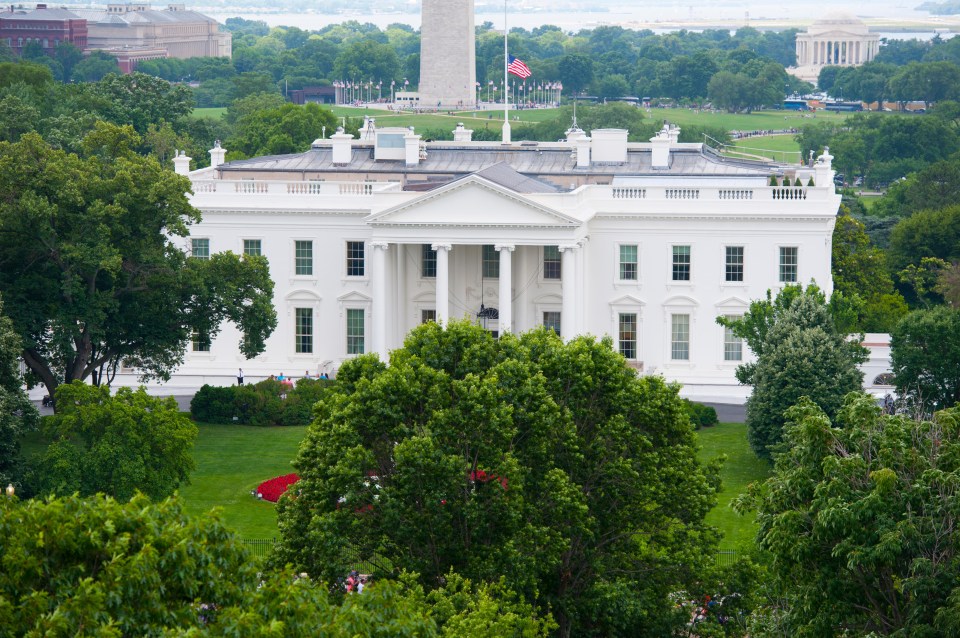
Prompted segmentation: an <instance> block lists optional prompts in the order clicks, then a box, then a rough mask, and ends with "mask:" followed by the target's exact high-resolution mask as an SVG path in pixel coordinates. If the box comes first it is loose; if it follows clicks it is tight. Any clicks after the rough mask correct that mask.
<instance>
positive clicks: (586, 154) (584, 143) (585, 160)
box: [573, 129, 592, 168]
mask: <svg viewBox="0 0 960 638" xmlns="http://www.w3.org/2000/svg"><path fill="white" fill-rule="evenodd" d="M578 130H579V129H578ZM580 132H581V133H583V131H580ZM591 141H592V140H591V139H590V138H589V137H587V136H586V135H583V136H581V137H577V138H575V140H574V142H573V143H574V144H575V145H576V147H577V168H590V142H591Z"/></svg>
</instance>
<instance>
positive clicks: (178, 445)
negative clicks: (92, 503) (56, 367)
mask: <svg viewBox="0 0 960 638" xmlns="http://www.w3.org/2000/svg"><path fill="white" fill-rule="evenodd" d="M56 401H57V405H58V410H57V414H56V416H54V417H52V418H50V419H47V420H45V421H44V424H43V432H44V434H45V435H46V436H47V437H49V438H50V440H51V443H50V445H49V446H48V447H47V448H46V449H45V450H44V451H43V452H40V453H38V454H37V455H36V456H35V457H34V458H33V459H31V461H30V466H31V472H30V479H29V480H28V481H27V483H28V488H29V489H30V490H32V491H34V492H35V493H38V494H40V495H45V496H46V495H51V494H55V495H61V496H63V495H67V494H74V493H78V494H80V495H82V496H90V495H93V494H97V493H103V494H108V495H110V496H112V497H114V498H117V499H120V500H124V501H126V500H129V499H130V498H131V497H132V496H133V495H134V494H135V493H136V492H138V491H139V492H143V493H144V494H146V495H147V496H149V497H150V498H152V499H154V500H160V499H163V498H166V497H167V496H170V495H171V494H173V492H174V490H176V489H177V488H178V487H179V486H181V485H183V484H185V483H187V482H188V481H189V478H190V472H191V471H192V470H193V469H194V463H193V457H192V456H191V450H192V449H193V442H194V439H196V437H197V426H196V425H194V424H193V422H192V421H191V420H190V418H189V417H188V416H186V415H185V414H182V413H181V412H180V408H179V407H178V406H177V402H176V401H175V400H174V399H173V397H167V398H165V399H159V398H156V397H151V396H148V395H147V393H146V391H145V390H144V389H143V388H140V389H139V390H137V391H133V390H131V389H130V388H119V389H118V390H117V393H116V395H115V396H111V395H110V390H109V388H107V387H104V386H101V387H94V386H90V385H86V384H83V383H81V382H79V381H74V382H73V383H70V384H69V385H61V386H60V387H59V388H58V389H57V395H56Z"/></svg>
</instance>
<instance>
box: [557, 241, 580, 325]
mask: <svg viewBox="0 0 960 638" xmlns="http://www.w3.org/2000/svg"><path fill="white" fill-rule="evenodd" d="M576 250H577V246H576V244H573V245H566V246H560V277H561V282H560V286H561V291H562V294H563V302H562V303H561V305H560V333H561V334H560V336H562V337H563V339H564V340H565V341H570V340H571V339H573V338H574V337H575V336H576V335H577V325H576V324H577V319H576V315H577V272H576V270H577V268H576Z"/></svg>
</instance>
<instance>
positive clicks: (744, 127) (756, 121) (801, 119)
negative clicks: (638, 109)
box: [645, 108, 849, 131]
mask: <svg viewBox="0 0 960 638" xmlns="http://www.w3.org/2000/svg"><path fill="white" fill-rule="evenodd" d="M645 113H646V116H647V117H649V118H652V119H654V120H663V119H665V120H669V121H670V122H671V123H673V124H678V125H679V126H680V128H683V127H684V126H685V125H688V124H696V125H699V126H716V127H719V128H722V129H724V130H725V131H754V130H765V131H767V130H780V129H786V128H802V127H803V126H805V125H806V124H812V123H815V122H820V121H823V120H827V121H835V120H844V119H846V118H847V117H849V114H848V113H833V112H828V111H817V113H816V115H814V114H812V113H801V112H800V111H754V112H753V113H725V112H705V111H694V110H693V109H681V108H676V109H650V110H649V111H646V112H645Z"/></svg>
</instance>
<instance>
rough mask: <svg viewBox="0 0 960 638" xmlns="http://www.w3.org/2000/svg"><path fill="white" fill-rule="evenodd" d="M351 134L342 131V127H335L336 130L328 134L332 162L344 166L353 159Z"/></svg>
mask: <svg viewBox="0 0 960 638" xmlns="http://www.w3.org/2000/svg"><path fill="white" fill-rule="evenodd" d="M352 140H353V135H351V134H350V133H344V132H343V127H342V126H340V127H337V132H336V133H334V134H333V135H331V136H330V141H331V148H332V149H333V163H334V164H336V165H339V166H345V165H347V164H349V163H350V160H351V159H353V142H352Z"/></svg>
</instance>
